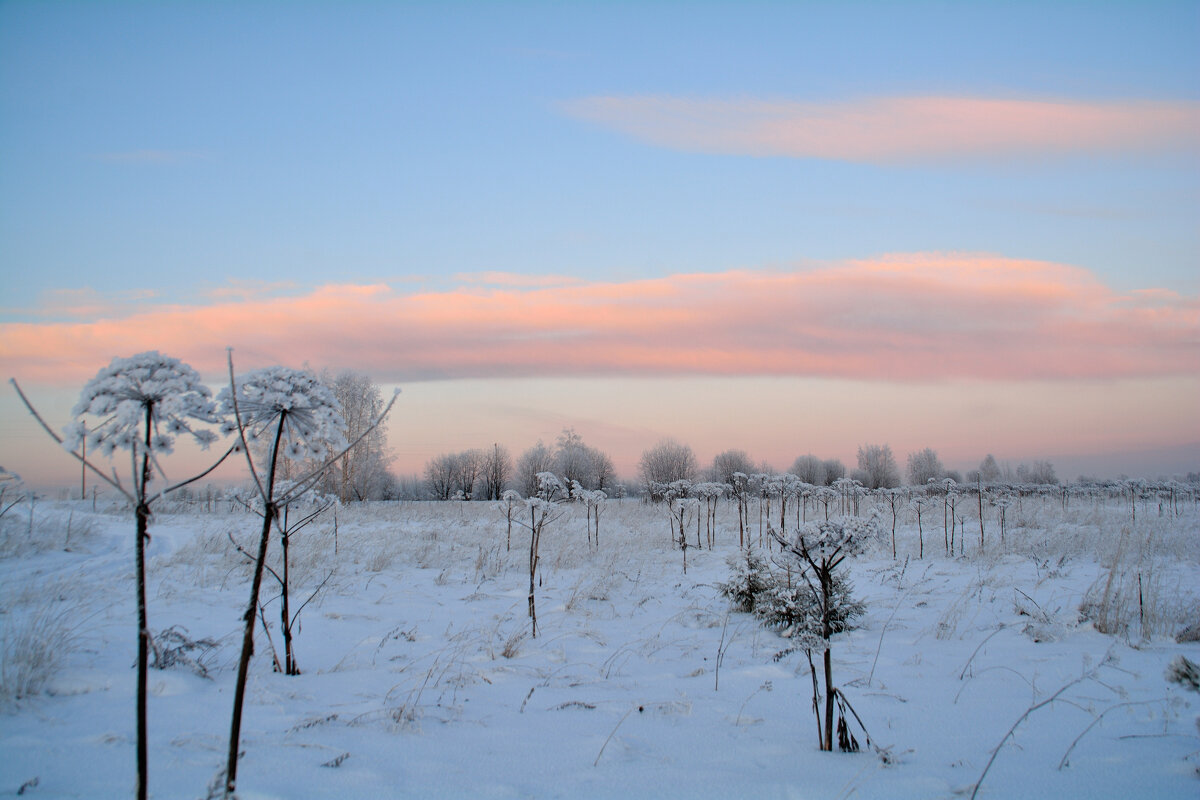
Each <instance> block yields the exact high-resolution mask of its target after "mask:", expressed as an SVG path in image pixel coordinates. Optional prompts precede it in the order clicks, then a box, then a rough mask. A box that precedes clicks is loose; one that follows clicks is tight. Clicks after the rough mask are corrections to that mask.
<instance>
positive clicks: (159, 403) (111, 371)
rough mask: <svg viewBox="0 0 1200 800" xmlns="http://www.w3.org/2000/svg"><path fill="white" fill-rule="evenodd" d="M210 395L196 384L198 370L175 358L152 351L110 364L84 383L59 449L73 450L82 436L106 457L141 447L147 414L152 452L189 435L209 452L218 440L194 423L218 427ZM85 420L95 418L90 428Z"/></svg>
mask: <svg viewBox="0 0 1200 800" xmlns="http://www.w3.org/2000/svg"><path fill="white" fill-rule="evenodd" d="M211 398H212V392H211V391H209V389H208V387H207V386H205V385H204V384H202V383H201V382H200V375H199V373H197V372H196V370H194V369H192V368H191V367H189V366H188V365H187V364H184V363H183V362H181V361H180V360H179V359H177V358H171V357H170V356H164V355H162V354H161V353H159V352H158V351H156V350H151V351H149V352H146V353H138V354H137V355H135V356H130V357H129V358H114V359H113V361H112V363H111V364H109V365H108V366H107V367H105V368H104V369H102V370H100V372H98V373H97V374H96V377H94V378H92V379H91V380H90V381H88V383H87V385H86V386H84V387H83V391H82V392H81V393H80V396H79V402H78V403H77V404H76V406H75V408H74V409H72V411H71V415H72V416H73V417H75V420H76V421H75V422H74V423H72V424H71V425H70V426H68V427H67V429H66V437H65V439H64V442H63V445H64V446H65V447H66V448H67V449H68V450H75V449H77V448H78V447H79V446H80V444H81V443H82V442H83V441H84V437H85V436H86V440H87V444H88V445H89V446H91V447H92V448H93V449H95V450H99V451H100V452H102V453H104V454H105V455H111V454H112V452H113V451H114V450H116V449H117V448H118V447H119V448H121V449H123V450H132V449H134V448H136V447H144V446H145V439H146V431H145V430H144V429H143V428H142V427H141V426H142V424H144V423H145V422H146V414H147V412H149V415H150V426H151V430H150V449H151V450H153V451H155V452H159V453H169V452H171V450H172V448H173V447H174V445H175V437H176V436H178V435H179V434H187V435H189V436H191V437H192V438H193V439H195V440H196V441H197V442H199V444H200V446H201V447H208V446H209V445H210V444H212V443H213V442H215V441H216V440H217V435H216V434H215V433H213V432H212V431H211V430H208V429H207V428H201V427H194V426H195V424H196V423H208V424H215V423H218V422H220V417H219V415H218V413H217V406H216V404H215V403H214V402H213V401H212V399H211ZM83 417H93V418H98V420H99V421H94V422H92V423H91V424H88V422H87V421H86V420H84V419H83Z"/></svg>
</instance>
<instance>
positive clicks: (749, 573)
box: [717, 548, 773, 612]
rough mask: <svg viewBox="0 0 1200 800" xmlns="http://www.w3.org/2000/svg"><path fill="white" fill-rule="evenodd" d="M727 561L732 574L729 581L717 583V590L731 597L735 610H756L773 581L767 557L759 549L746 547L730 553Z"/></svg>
mask: <svg viewBox="0 0 1200 800" xmlns="http://www.w3.org/2000/svg"><path fill="white" fill-rule="evenodd" d="M725 563H726V564H728V565H729V569H730V572H731V574H730V576H729V580H728V581H726V582H724V583H718V584H717V590H718V591H719V592H720V593H721V594H722V595H724V596H725V597H728V598H729V600H730V601H731V602H732V603H733V607H734V609H735V610H737V611H745V612H751V611H754V609H755V607H756V606H757V605H758V600H759V597H760V596H762V594H763V593H764V592H765V591H767V589H769V588H770V586H771V584H772V582H773V579H772V575H771V571H770V569H769V568H768V566H767V561H766V559H764V558H763V557H762V553H760V552H759V551H758V550H754V549H751V548H746V549H743V550H739V551H738V552H737V553H734V554H732V555H730V556H729V557H728V558H726V559H725Z"/></svg>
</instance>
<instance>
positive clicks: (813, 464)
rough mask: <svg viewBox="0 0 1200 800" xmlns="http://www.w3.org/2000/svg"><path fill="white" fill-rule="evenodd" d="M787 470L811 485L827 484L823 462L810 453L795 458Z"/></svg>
mask: <svg viewBox="0 0 1200 800" xmlns="http://www.w3.org/2000/svg"><path fill="white" fill-rule="evenodd" d="M788 472H790V473H792V474H793V475H795V476H796V477H797V478H799V479H800V480H802V481H804V482H805V483H808V484H811V485H813V486H828V485H829V481H828V480H827V479H826V477H825V462H824V461H822V460H821V459H819V458H817V457H816V456H814V455H812V454H811V453H810V454H808V455H803V456H800V457H799V458H797V459H796V461H795V462H794V463H793V464H792V468H791V469H790V470H788Z"/></svg>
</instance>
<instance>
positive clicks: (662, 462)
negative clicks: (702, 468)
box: [638, 439, 696, 500]
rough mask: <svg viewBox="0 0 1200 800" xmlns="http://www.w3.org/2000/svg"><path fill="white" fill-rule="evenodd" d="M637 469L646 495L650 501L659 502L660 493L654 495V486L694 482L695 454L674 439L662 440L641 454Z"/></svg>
mask: <svg viewBox="0 0 1200 800" xmlns="http://www.w3.org/2000/svg"><path fill="white" fill-rule="evenodd" d="M638 469H639V471H640V473H641V476H642V481H643V483H644V484H645V487H646V493H647V494H648V495H650V497H651V498H652V499H655V500H659V499H661V495H662V492H661V491H658V492H657V493H656V491H655V486H660V485H669V484H671V483H674V482H675V481H681V480H687V481H692V480H695V478H696V454H695V453H693V452H692V448H690V447H688V446H687V445H685V444H679V443H678V442H676V441H675V440H674V439H663V440H662V441H661V442H659V443H658V444H656V445H655V446H654V447H651V448H650V449H649V450H647V451H646V452H644V453H642V458H641V461H640V462H639V463H638Z"/></svg>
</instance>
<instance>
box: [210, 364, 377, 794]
mask: <svg viewBox="0 0 1200 800" xmlns="http://www.w3.org/2000/svg"><path fill="white" fill-rule="evenodd" d="M229 383H230V385H229V386H227V387H226V388H224V389H222V391H221V394H220V397H219V399H220V402H221V406H222V408H223V410H225V411H226V412H227V413H231V414H232V416H233V423H231V424H230V427H231V428H232V429H233V430H236V431H237V434H238V438H239V440H240V442H241V443H242V445H243V452H244V453H245V456H246V463H247V466H248V467H249V469H250V475H251V477H252V478H253V480H254V485H255V488H256V490H257V493H258V497H259V500H260V502H261V507H262V512H261V513H262V518H263V524H262V530H261V535H260V537H259V542H258V553H257V556H256V558H255V562H254V573H253V576H252V578H251V586H250V602H249V604H248V606H247V608H246V612H245V614H244V615H243V617H242V621H243V632H242V652H241V658H240V659H239V661H238V674H237V682H236V684H235V686H234V699H233V713H232V718H231V722H230V734H229V756H228V760H227V762H226V767H225V781H224V785H225V795H226V796H227V797H228V796H230V795H232V794H233V792H234V791H235V789H236V784H237V760H238V749H239V747H240V744H241V725H242V707H243V704H244V700H245V694H246V678H247V676H248V674H249V667H250V658H251V656H252V655H253V653H254V619H255V614H256V612H257V610H258V596H259V590H260V588H261V586H262V576H263V571H264V567H265V564H266V558H267V546H268V543H269V541H270V534H271V528H272V527H275V526H279V525H280V517H281V514H280V512H281V510H282V509H284V508H286V507H287V506H288V504H289V503H291V502H292V501H293V500H295V499H296V498H297V497H299V496H301V495H302V494H304V493H305V492H307V491H308V490H309V489H311V488H312V487H313V486H315V485H317V483H318V482H319V481H320V480H321V479H322V478H323V477H324V475H325V474H326V473H327V472H328V470H329V469H331V468H332V467H333V465H334V464H335V463H336V462H337V461H338V459H340V458H341V457H342V456H344V455H345V454H346V453H347V452H349V451H350V450H351V449H353V448H354V447H355V446H356V445H358V444H360V443H361V442H362V441H363V440H364V439H366V438H367V437H368V436H370V435H371V433H372V432H373V431H374V430H375V429H376V428H377V427H378V425H379V424H380V423H381V422H382V421H383V420H384V418H385V417H386V416H387V414H388V412H389V411H391V409H392V404H393V403H395V396H393V398H392V401H391V402H389V403H388V404H387V406H386V407H385V408H384V409H383V410H382V411H381V413H380V414H379V416H378V417H376V418H375V419H374V420H373V421H372V422H371V424H369V425H367V426H365V427H364V428H363V429H362V430H361V432H360V433H359V435H358V437H357V438H356V439H352V440H349V441H347V439H346V423H345V420H344V419H343V418H342V415H341V409H340V408H339V404H338V401H337V398H336V396H335V395H334V393H333V391H332V390H331V389H330V388H329V387H328V386H326V385H324V384H323V383H322V382H321V381H320V380H319V379H318V378H317V376H315V375H313V374H312V373H310V372H305V371H301V370H295V369H289V368H287V367H267V368H265V369H259V370H255V371H253V372H251V373H249V374H247V375H245V376H243V377H242V378H241V379H240V380H237V379H235V378H234V370H233V356H232V352H231V353H230V357H229ZM256 441H261V442H268V443H269V445H268V449H267V451H266V453H267V455H266V458H265V459H264V460H263V462H261V463H259V464H258V465H256V464H255V463H254V458H253V456H252V454H251V449H250V444H251V443H252V442H256ZM309 459H312V460H315V461H316V462H317V466H316V468H314V469H312V470H310V471H309V472H307V473H304V474H302V475H300V476H299V477H297V479H296V480H294V481H292V482H291V483H290V484H289V485H288V488H287V489H285V490H283V491H280V492H278V493H277V492H276V490H277V488H278V487H277V483H276V481H277V479H278V477H279V474H278V473H279V466H280V463H281V461H283V460H287V461H293V462H296V461H306V460H309ZM280 532H281V535H282V534H283V531H282V529H281V531H280Z"/></svg>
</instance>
